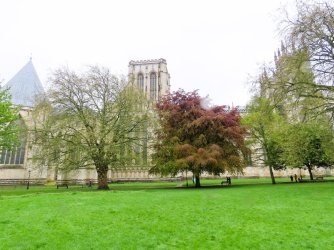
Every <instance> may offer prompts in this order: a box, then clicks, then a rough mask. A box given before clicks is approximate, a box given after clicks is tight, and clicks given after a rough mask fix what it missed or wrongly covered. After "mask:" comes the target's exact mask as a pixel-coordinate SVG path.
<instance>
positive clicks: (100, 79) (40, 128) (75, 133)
mask: <svg viewBox="0 0 334 250" xmlns="http://www.w3.org/2000/svg"><path fill="white" fill-rule="evenodd" d="M51 83H52V85H51V89H50V91H49V93H48V99H47V100H48V101H45V100H44V101H41V102H40V104H39V105H38V106H37V107H36V109H35V112H34V115H33V117H34V121H35V143H34V145H35V156H34V160H35V161H36V162H39V163H40V165H42V166H45V165H47V166H53V167H55V168H56V169H60V170H62V171H70V170H75V169H79V168H82V167H95V169H96V171H97V177H98V188H99V189H108V178H107V177H108V176H107V174H108V170H109V169H115V168H117V167H124V166H128V165H134V164H136V165H139V164H140V163H139V161H140V160H141V159H142V158H143V157H142V154H143V152H147V145H146V144H145V143H144V142H143V141H144V138H146V137H147V136H148V133H150V130H148V129H147V127H148V126H150V127H152V126H151V125H152V124H150V122H151V121H152V119H151V118H152V112H151V110H152V109H151V108H150V107H151V103H150V102H149V101H148V99H147V98H146V97H145V96H144V94H143V93H142V92H140V91H139V90H137V89H136V88H135V87H132V85H131V84H128V83H127V82H126V81H125V80H124V79H120V78H118V77H116V76H114V75H112V74H111V73H110V71H109V70H108V69H106V68H101V67H97V66H93V67H90V68H89V69H88V70H87V72H84V73H76V72H73V71H71V70H69V69H67V68H62V69H58V70H56V71H55V72H54V73H53V75H52V77H51ZM142 164H145V162H144V163H142Z"/></svg>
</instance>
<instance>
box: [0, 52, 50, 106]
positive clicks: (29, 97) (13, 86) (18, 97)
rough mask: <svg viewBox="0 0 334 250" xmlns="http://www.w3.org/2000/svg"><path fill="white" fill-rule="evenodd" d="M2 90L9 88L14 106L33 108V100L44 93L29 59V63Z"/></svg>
mask: <svg viewBox="0 0 334 250" xmlns="http://www.w3.org/2000/svg"><path fill="white" fill-rule="evenodd" d="M4 88H9V92H10V94H11V96H12V103H13V104H14V105H21V106H24V107H33V106H34V104H35V98H36V96H38V95H41V94H43V93H44V89H43V85H42V83H41V81H40V80H39V78H38V75H37V72H36V70H35V67H34V65H33V64H32V61H31V58H30V60H29V62H28V63H27V64H26V65H25V66H24V67H23V68H22V69H21V70H20V71H19V72H18V73H17V74H16V75H15V76H14V77H13V78H12V79H11V80H9V81H8V82H7V83H6V84H5V86H4Z"/></svg>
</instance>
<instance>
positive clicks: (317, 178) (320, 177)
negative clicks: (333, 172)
mask: <svg viewBox="0 0 334 250" xmlns="http://www.w3.org/2000/svg"><path fill="white" fill-rule="evenodd" d="M315 179H316V180H323V179H324V177H323V176H317V177H315Z"/></svg>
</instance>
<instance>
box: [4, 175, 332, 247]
mask: <svg viewBox="0 0 334 250" xmlns="http://www.w3.org/2000/svg"><path fill="white" fill-rule="evenodd" d="M268 181H269V182H270V180H267V179H262V180H261V179H257V180H256V179H255V180H246V179H240V180H232V186H231V187H222V188H220V187H212V188H201V189H194V188H188V189H187V188H181V189H180V188H171V186H174V187H175V186H177V185H179V184H180V183H169V184H167V185H165V184H159V185H158V187H157V188H154V184H156V183H145V184H142V183H130V184H127V183H126V184H113V185H111V188H112V189H111V191H96V190H94V189H90V188H81V187H70V188H69V189H65V188H62V189H58V190H57V189H55V187H54V186H47V187H31V189H29V190H25V189H24V188H23V187H17V188H0V249H332V247H333V245H334V234H333V232H334V211H333V210H334V196H333V194H334V192H333V188H334V183H333V182H328V183H298V184H295V183H294V184H286V185H283V184H282V185H271V184H267V182H268ZM282 181H283V180H282ZM285 181H287V179H286V180H285ZM216 182H217V183H218V184H219V181H203V184H207V185H214V184H216ZM259 183H260V184H259ZM183 184H184V183H183ZM251 184H253V185H251ZM164 186H167V187H169V188H166V189H165V188H162V187H164Z"/></svg>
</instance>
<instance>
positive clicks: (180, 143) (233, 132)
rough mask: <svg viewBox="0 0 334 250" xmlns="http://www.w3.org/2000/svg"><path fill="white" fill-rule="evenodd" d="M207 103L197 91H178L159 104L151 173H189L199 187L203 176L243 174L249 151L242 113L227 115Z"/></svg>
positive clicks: (221, 108) (221, 107) (232, 112)
mask: <svg viewBox="0 0 334 250" xmlns="http://www.w3.org/2000/svg"><path fill="white" fill-rule="evenodd" d="M204 102H205V100H204V99H203V98H201V97H200V96H199V95H198V94H197V92H196V91H194V92H189V93H186V92H185V91H183V90H179V91H177V92H174V93H172V94H169V95H167V96H165V97H164V98H162V100H161V101H160V102H159V103H158V104H157V113H158V117H159V121H160V129H159V130H158V132H157V142H156V144H155V145H154V149H155V151H154V152H155V153H154V154H153V163H154V167H152V168H151V171H150V172H151V173H156V174H157V173H160V174H163V175H167V174H171V175H176V174H177V173H179V172H183V171H185V172H188V171H190V172H192V173H193V175H194V176H195V179H196V187H199V186H200V175H201V174H202V173H203V172H208V173H210V174H215V175H218V174H220V173H224V172H226V171H228V172H229V173H241V172H242V170H243V167H244V166H245V160H244V156H246V155H247V154H248V149H247V147H246V145H245V142H244V138H245V135H246V130H245V128H244V127H243V126H241V125H240V116H239V113H238V112H237V111H236V110H233V111H231V112H226V111H225V110H224V107H223V106H216V107H213V108H205V107H204V106H205V105H203V103H204Z"/></svg>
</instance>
